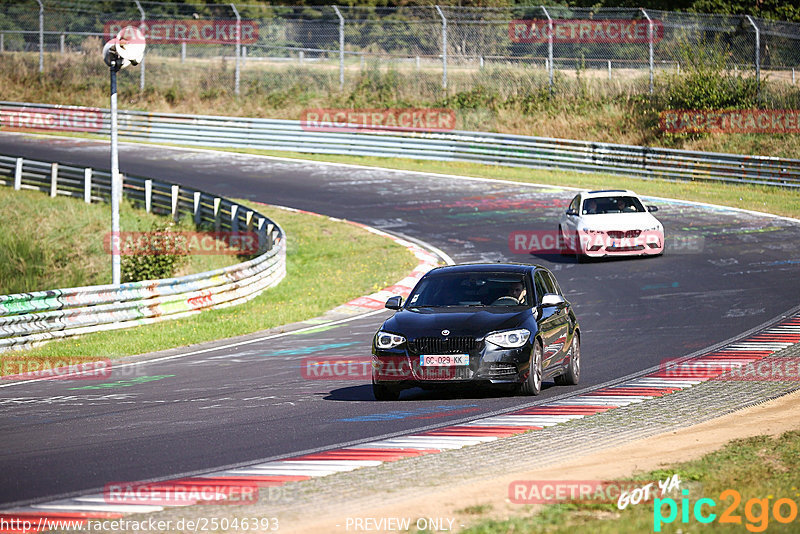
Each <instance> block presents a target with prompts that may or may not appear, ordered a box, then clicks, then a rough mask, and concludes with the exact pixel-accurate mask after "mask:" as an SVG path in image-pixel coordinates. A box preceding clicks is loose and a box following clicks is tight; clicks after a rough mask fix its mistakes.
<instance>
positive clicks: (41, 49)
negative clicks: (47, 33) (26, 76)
mask: <svg viewBox="0 0 800 534" xmlns="http://www.w3.org/2000/svg"><path fill="white" fill-rule="evenodd" d="M36 1H37V2H39V72H44V5H43V4H42V0H36Z"/></svg>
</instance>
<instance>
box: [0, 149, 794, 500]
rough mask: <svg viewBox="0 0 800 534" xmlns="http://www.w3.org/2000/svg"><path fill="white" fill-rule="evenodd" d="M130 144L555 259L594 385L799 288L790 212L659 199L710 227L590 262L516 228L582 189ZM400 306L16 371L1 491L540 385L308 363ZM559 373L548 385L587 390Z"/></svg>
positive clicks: (467, 412) (215, 187)
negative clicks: (449, 381) (524, 237)
mask: <svg viewBox="0 0 800 534" xmlns="http://www.w3.org/2000/svg"><path fill="white" fill-rule="evenodd" d="M0 153H3V154H7V155H17V156H24V157H29V158H35V159H41V160H51V161H59V162H62V163H65V164H74V165H86V166H93V167H98V168H107V167H108V164H107V161H108V145H107V144H105V143H99V142H93V141H89V142H87V141H75V140H66V139H47V140H42V139H31V138H26V137H23V136H18V135H2V136H0ZM120 159H121V170H122V172H124V173H130V174H138V175H144V176H152V177H154V178H155V177H157V178H159V179H162V180H172V181H174V182H175V183H181V184H186V185H190V186H192V187H197V188H200V189H203V190H205V191H208V192H212V193H217V194H220V195H224V196H228V197H239V198H248V199H252V200H257V201H261V202H267V203H272V204H280V205H286V206H292V207H295V208H300V209H305V210H310V211H316V212H319V213H324V214H327V215H331V216H336V217H342V218H347V219H351V220H354V221H358V222H362V223H365V224H369V225H372V226H376V227H379V228H384V229H387V230H389V231H394V232H397V233H401V234H403V235H406V236H409V237H413V238H418V239H423V240H425V241H427V242H429V243H431V244H433V245H435V246H437V247H439V248H441V249H443V250H444V251H445V252H447V253H448V254H449V255H450V256H452V257H453V258H454V259H455V260H456V261H457V262H463V261H479V260H480V261H487V260H488V261H495V260H511V261H520V262H535V263H540V264H543V265H546V266H548V267H549V268H551V269H553V270H554V271H555V273H556V276H557V278H558V280H559V282H560V284H561V285H562V287H563V288H564V289H565V291H566V292H567V294H568V298H569V299H570V300H571V301H572V302H573V304H574V306H575V309H576V312H577V314H578V318H579V320H580V322H581V325H582V329H583V332H584V342H583V350H582V353H583V360H584V361H583V370H582V383H581V387H585V386H587V385H592V384H599V383H602V382H605V381H608V380H611V379H614V378H617V377H620V376H623V375H626V374H629V373H632V372H634V371H637V370H640V369H644V368H647V367H650V366H653V365H657V364H659V363H660V362H662V361H663V360H665V359H668V358H674V357H678V356H682V355H685V354H687V353H690V352H693V351H695V350H697V349H700V348H703V347H706V346H709V345H712V344H714V343H716V342H719V341H722V340H724V339H727V338H729V337H732V336H735V335H737V334H738V333H740V332H743V331H745V330H747V329H749V328H751V327H753V326H756V325H758V324H760V323H762V322H764V321H765V320H767V319H769V318H771V317H774V316H776V315H778V314H779V313H781V312H783V311H785V310H787V309H789V308H791V307H793V306H794V305H796V304H797V302H798V297H800V226H798V225H797V224H795V223H792V222H790V221H786V220H781V219H775V218H770V217H766V216H759V215H751V214H745V213H739V212H735V211H732V210H723V209H715V208H708V207H700V206H696V205H691V204H687V203H679V202H663V201H659V202H649V203H655V204H658V205H659V207H660V208H661V210H660V211H659V212H658V214H657V215H658V217H659V218H660V220H661V221H662V222H663V223H664V225H665V228H666V232H667V233H668V235H669V236H675V237H676V238H688V239H689V241H687V242H690V243H694V244H697V243H700V246H699V247H697V250H693V251H686V250H684V251H679V250H677V249H676V248H675V247H673V249H672V250H669V249H668V250H667V252H666V253H665V255H664V256H663V257H660V258H651V259H635V260H616V261H603V262H593V263H589V264H586V265H578V264H576V263H575V261H574V259H572V258H561V257H560V256H532V255H530V254H517V253H514V252H512V251H511V250H510V249H509V243H508V236H509V234H510V232H512V231H519V230H553V229H554V228H555V225H556V224H557V223H556V221H557V217H558V213H559V211H560V210H561V209H564V208H563V207H564V206H566V204H567V202H568V201H569V199H570V198H571V197H572V196H573V195H574V193H573V192H570V191H564V190H558V189H557V188H552V187H551V188H536V187H530V186H524V185H520V184H514V183H500V182H489V181H477V180H476V181H472V180H462V179H456V178H447V177H434V176H429V175H422V174H415V173H405V172H397V171H389V170H375V169H357V168H353V167H344V166H334V165H324V164H316V163H310V162H290V161H284V160H277V159H269V158H259V157H253V156H246V155H238V154H227V153H222V152H214V153H208V152H197V151H186V150H174V149H168V148H159V147H147V146H142V145H123V146H122V148H121V156H120ZM12 216H13V214H12ZM290 237H291V236H290ZM290 275H291V273H290ZM388 316H389V314H388V312H385V313H380V314H377V315H373V316H370V317H365V318H359V319H357V320H354V321H352V322H347V323H343V324H341V325H338V326H337V327H335V328H332V329H329V330H325V331H322V332H316V333H306V334H296V335H287V336H283V337H278V338H273V339H270V340H266V341H261V342H257V343H252V344H248V345H246V346H242V347H239V348H234V349H224V348H222V349H217V350H214V351H210V352H205V353H202V354H197V355H188V356H186V357H183V358H179V359H173V360H168V361H162V362H150V363H144V364H141V365H138V366H136V367H134V368H126V369H122V370H118V371H115V374H114V375H113V376H112V377H111V378H110V379H109V380H108V381H107V382H117V381H118V380H123V381H127V382H123V383H122V384H123V385H116V386H115V387H109V388H96V389H87V388H86V386H89V387H92V386H97V385H98V383H97V382H95V381H86V380H84V381H57V382H37V383H29V384H25V385H19V386H11V387H3V388H1V389H0V435H2V436H3V450H2V452H0V472H2V473H3V484H0V504H3V505H7V504H9V503H12V502H21V501H28V500H31V499H36V500H39V499H43V498H51V497H53V496H56V495H63V494H65V493H71V492H78V491H85V490H89V489H96V488H100V487H102V486H103V485H104V484H106V483H108V482H112V481H134V480H147V479H151V478H159V477H166V476H168V475H175V474H179V473H185V472H189V471H196V470H199V471H202V470H211V469H212V468H215V467H219V466H223V465H230V464H236V463H245V462H249V461H255V460H260V459H265V458H276V457H281V456H288V455H291V454H295V453H298V452H300V451H305V450H309V449H315V448H326V447H332V446H334V445H339V444H341V443H344V442H349V441H356V440H365V439H368V438H375V437H377V436H381V435H385V434H387V433H392V432H399V431H405V430H413V429H417V428H420V427H423V426H428V425H432V424H437V425H438V424H441V425H444V424H446V423H448V422H452V421H455V420H458V419H461V418H463V417H465V416H478V415H480V414H483V413H487V412H491V411H495V410H502V409H510V408H512V407H514V406H517V405H519V404H521V403H523V402H529V401H530V399H529V398H520V397H516V398H515V397H508V396H500V395H494V394H486V393H468V394H450V393H445V394H438V395H433V394H430V393H423V392H421V391H417V390H412V391H409V392H407V393H406V394H404V397H403V399H404V400H401V401H400V402H397V403H376V402H375V401H374V400H373V399H372V394H371V390H370V387H369V385H368V384H366V383H362V382H353V381H319V380H313V381H312V380H305V379H303V377H302V376H301V373H300V365H299V364H300V361H301V360H302V358H304V357H306V356H308V355H323V354H324V355H326V356H348V355H359V356H363V355H367V354H369V345H370V341H371V337H372V335H373V333H374V332H375V330H376V328H377V327H378V326H379V324H380V323H381V321H382V320H383V319H385V318H386V317H388ZM120 335H124V333H121V334H120ZM98 356H102V355H98ZM132 378H135V379H134V380H131V379H132ZM101 383H102V382H101ZM548 385H551V384H545V387H546V389H545V390H544V391H543V394H542V396H541V399H547V398H550V397H552V396H554V395H556V394H561V393H564V392H567V391H570V388H564V387H554V386H553V387H547V386H548ZM572 389H576V388H572Z"/></svg>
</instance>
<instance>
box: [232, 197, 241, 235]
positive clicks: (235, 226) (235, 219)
mask: <svg viewBox="0 0 800 534" xmlns="http://www.w3.org/2000/svg"><path fill="white" fill-rule="evenodd" d="M238 231H239V205H238V204H231V232H238Z"/></svg>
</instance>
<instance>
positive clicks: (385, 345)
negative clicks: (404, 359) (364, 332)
mask: <svg viewBox="0 0 800 534" xmlns="http://www.w3.org/2000/svg"><path fill="white" fill-rule="evenodd" d="M405 342H406V338H404V337H403V336H398V335H397V334H390V333H389V332H378V333H377V334H375V345H376V346H377V347H378V348H379V349H393V348H395V347H396V346H398V345H402V344H403V343H405Z"/></svg>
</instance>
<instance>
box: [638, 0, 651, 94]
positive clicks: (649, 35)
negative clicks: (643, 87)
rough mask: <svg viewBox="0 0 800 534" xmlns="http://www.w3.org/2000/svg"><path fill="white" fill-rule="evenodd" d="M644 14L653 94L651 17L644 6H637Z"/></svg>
mask: <svg viewBox="0 0 800 534" xmlns="http://www.w3.org/2000/svg"><path fill="white" fill-rule="evenodd" d="M639 9H640V10H641V12H642V15H644V18H646V19H647V46H648V50H649V52H648V54H649V57H650V94H651V95H652V94H653V75H654V70H653V69H654V67H653V19H651V18H650V15H648V14H647V11H645V10H644V8H639Z"/></svg>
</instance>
